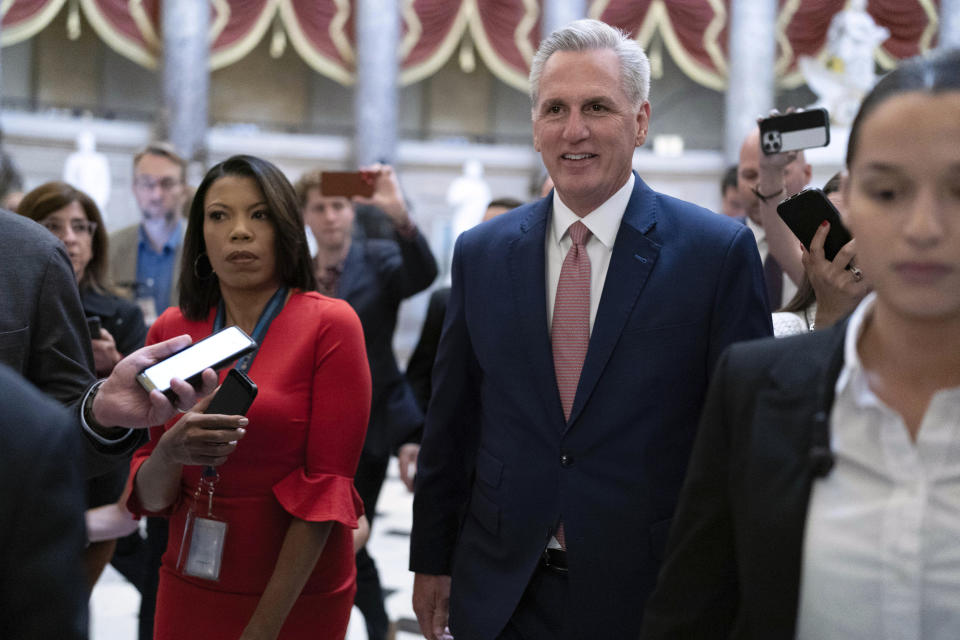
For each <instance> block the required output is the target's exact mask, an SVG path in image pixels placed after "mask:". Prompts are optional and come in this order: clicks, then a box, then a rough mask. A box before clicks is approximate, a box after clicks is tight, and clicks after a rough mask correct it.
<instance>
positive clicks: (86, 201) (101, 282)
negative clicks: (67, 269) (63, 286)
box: [17, 180, 110, 293]
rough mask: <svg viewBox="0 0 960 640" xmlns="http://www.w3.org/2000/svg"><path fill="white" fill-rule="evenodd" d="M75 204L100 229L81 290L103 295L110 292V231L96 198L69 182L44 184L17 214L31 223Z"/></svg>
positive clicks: (19, 208) (24, 199) (22, 204)
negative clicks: (108, 238)
mask: <svg viewBox="0 0 960 640" xmlns="http://www.w3.org/2000/svg"><path fill="white" fill-rule="evenodd" d="M72 202H78V203H79V204H80V208H81V209H83V214H84V215H85V216H86V217H87V220H89V221H90V222H94V223H96V225H97V228H96V229H94V231H93V238H92V239H91V241H92V244H91V247H90V249H91V253H92V255H91V257H90V262H88V263H87V267H86V268H85V269H84V270H83V275H82V276H81V277H80V282H78V283H77V284H78V285H79V286H80V288H81V289H85V288H87V287H90V288H92V289H96V290H97V291H99V292H101V293H107V291H108V289H109V282H110V281H109V278H108V276H107V257H108V255H109V250H108V246H107V231H106V229H104V226H103V217H101V215H100V209H98V208H97V204H96V203H95V202H94V201H93V198H91V197H90V196H88V195H87V194H85V193H84V192H83V191H80V190H79V189H75V188H73V187H72V186H70V185H69V184H67V183H66V182H60V181H59V180H55V181H53V182H45V183H44V184H42V185H40V186H39V187H37V188H36V189H34V190H33V191H31V192H30V193H28V194H27V195H25V196H23V200H21V201H20V204H19V205H18V206H17V213H19V214H20V215H22V216H25V217H27V218H30V219H31V220H35V221H37V222H40V221H41V220H43V219H44V218H46V217H47V216H49V215H50V214H51V213H53V212H55V211H59V210H60V209H63V208H64V207H66V206H67V205H69V204H70V203H72Z"/></svg>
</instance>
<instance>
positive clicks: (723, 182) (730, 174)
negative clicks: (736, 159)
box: [720, 165, 739, 196]
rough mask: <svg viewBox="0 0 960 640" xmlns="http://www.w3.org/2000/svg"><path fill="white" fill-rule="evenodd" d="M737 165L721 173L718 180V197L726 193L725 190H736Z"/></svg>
mask: <svg viewBox="0 0 960 640" xmlns="http://www.w3.org/2000/svg"><path fill="white" fill-rule="evenodd" d="M738 168H739V166H738V165H731V166H729V167H727V170H726V171H724V172H723V177H722V178H720V195H721V196H722V195H723V194H725V193H726V192H727V189H729V188H730V187H733V188H734V189H736V188H737V170H738Z"/></svg>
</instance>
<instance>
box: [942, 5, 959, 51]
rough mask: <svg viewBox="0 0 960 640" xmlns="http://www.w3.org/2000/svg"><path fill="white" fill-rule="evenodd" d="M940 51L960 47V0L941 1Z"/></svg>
mask: <svg viewBox="0 0 960 640" xmlns="http://www.w3.org/2000/svg"><path fill="white" fill-rule="evenodd" d="M939 36H940V37H939V44H938V48H939V49H949V48H957V47H960V0H940V33H939Z"/></svg>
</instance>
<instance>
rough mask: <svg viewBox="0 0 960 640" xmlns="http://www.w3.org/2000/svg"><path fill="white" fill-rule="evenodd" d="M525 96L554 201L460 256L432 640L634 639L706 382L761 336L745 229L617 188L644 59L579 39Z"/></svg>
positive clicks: (422, 615)
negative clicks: (727, 358) (740, 346)
mask: <svg viewBox="0 0 960 640" xmlns="http://www.w3.org/2000/svg"><path fill="white" fill-rule="evenodd" d="M530 76H531V78H530V84H531V99H532V104H533V109H532V115H533V129H534V145H535V147H536V148H537V150H539V151H540V152H541V154H542V156H543V161H544V164H545V165H546V167H547V169H548V171H549V173H550V177H551V178H552V179H553V182H554V184H555V190H554V192H553V194H552V196H548V197H547V198H544V199H543V200H540V201H538V202H535V203H532V204H530V205H526V206H524V207H520V208H519V209H516V210H514V211H512V212H510V213H507V214H505V215H503V216H500V217H498V218H496V219H495V220H493V221H490V222H488V223H485V224H483V225H480V226H479V227H476V228H474V229H472V230H470V231H467V232H465V233H464V234H463V235H461V236H460V238H459V239H458V241H457V246H456V249H455V251H454V261H453V271H452V274H453V276H452V288H451V292H450V300H449V303H448V308H447V314H446V319H445V322H444V331H443V336H442V337H441V341H440V347H439V352H438V356H437V363H436V367H435V371H434V375H433V386H434V389H433V394H432V398H431V404H430V409H429V412H428V415H427V422H426V429H425V432H424V439H423V445H422V449H421V451H420V456H419V466H418V471H417V490H416V493H415V496H414V527H413V532H412V539H411V560H410V566H411V569H412V570H413V571H415V572H416V573H417V575H416V578H415V582H414V597H413V600H414V610H415V611H416V613H417V618H418V620H419V622H420V626H421V629H422V631H423V632H424V634H425V635H426V636H427V637H428V638H430V639H431V640H435V639H437V638H441V637H443V635H444V626H445V625H446V623H447V621H448V604H449V625H450V629H451V631H452V633H453V635H454V636H455V637H456V638H457V640H475V639H476V640H492V639H494V638H504V639H513V638H525V639H530V638H569V639H580V638H592V637H614V638H626V637H631V636H633V635H636V634H637V633H638V632H639V628H640V623H641V612H642V608H643V603H644V602H645V600H646V598H647V596H648V595H649V593H650V591H651V590H652V588H653V585H654V582H655V579H656V575H657V570H658V568H659V562H660V557H661V554H662V549H663V544H664V541H665V539H666V534H667V530H668V528H669V524H670V519H671V517H672V515H673V511H674V508H675V506H676V501H677V495H678V493H679V490H680V485H681V483H682V480H683V477H684V472H685V469H686V464H687V458H688V456H689V453H690V448H691V445H692V442H693V438H694V435H695V431H696V425H697V418H698V413H699V410H700V407H701V404H702V401H703V398H704V394H705V391H706V385H707V381H708V377H709V374H710V371H711V369H712V367H713V364H714V363H715V361H716V359H717V357H718V356H719V354H720V352H721V351H722V349H723V348H724V347H726V346H727V345H728V344H730V343H732V342H736V341H739V340H744V339H749V338H753V337H757V336H762V335H769V333H770V330H771V328H770V315H769V311H768V309H767V305H766V298H765V293H764V288H763V274H762V271H761V264H760V260H759V257H758V255H757V251H756V245H755V243H754V241H753V238H752V235H751V234H750V232H749V230H748V229H746V228H745V227H743V226H742V225H739V224H737V223H736V222H734V221H732V220H730V219H728V218H725V217H723V216H719V215H716V214H713V213H711V212H709V211H706V210H703V209H700V208H699V207H696V206H694V205H691V204H689V203H686V202H683V201H680V200H676V199H674V198H670V197H668V196H665V195H663V194H660V193H657V192H655V191H653V190H651V189H650V188H649V187H647V186H646V185H645V184H644V183H643V181H642V180H641V179H640V177H639V176H637V175H636V174H635V173H632V172H631V165H632V158H633V152H634V149H635V148H636V147H638V146H640V145H642V144H643V142H644V140H645V139H646V135H647V127H648V124H649V117H650V105H649V102H648V101H647V93H648V88H649V63H648V62H647V59H646V56H645V55H644V53H643V51H642V50H641V49H640V47H639V45H637V43H636V42H635V41H633V40H630V39H629V38H628V37H626V36H625V35H623V34H621V33H620V32H618V31H616V30H614V29H612V28H610V27H608V26H607V25H604V24H603V23H600V22H597V21H593V20H583V21H578V22H575V23H572V24H571V25H569V26H568V27H565V28H564V29H561V30H559V31H557V32H555V33H554V34H552V35H551V36H550V37H549V38H547V39H545V40H544V41H543V43H541V46H540V49H539V51H538V53H537V56H536V57H535V59H534V63H533V65H532V68H531V74H530ZM584 227H585V228H584Z"/></svg>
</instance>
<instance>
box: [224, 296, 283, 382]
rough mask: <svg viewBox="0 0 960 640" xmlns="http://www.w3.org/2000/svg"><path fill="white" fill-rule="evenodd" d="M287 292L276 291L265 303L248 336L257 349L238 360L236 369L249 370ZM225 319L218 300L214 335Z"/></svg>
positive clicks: (279, 310)
mask: <svg viewBox="0 0 960 640" xmlns="http://www.w3.org/2000/svg"><path fill="white" fill-rule="evenodd" d="M287 291H288V289H287V288H286V287H280V288H279V289H277V292H276V293H274V294H273V297H272V298H270V301H269V302H267V306H266V307H264V308H263V312H262V313H261V314H260V319H259V320H257V326H255V327H254V328H253V335H252V336H250V337H251V338H253V341H254V342H256V343H257V348H256V349H254V350H253V351H252V352H250V353H249V354H247V355H245V356H244V357H243V358H242V359H240V361H238V362H237V364H236V367H235V368H236V369H239V370H240V371H241V372H243V373H246V372H247V371H249V370H250V367H252V366H253V359H254V358H256V357H257V354H258V353H259V352H260V345H262V344H263V338H264V336H266V335H267V329H269V328H270V324H271V323H272V322H273V321H274V319H275V318H276V317H277V316H278V315H280V312H281V311H283V303H284V302H285V301H286V299H287ZM226 317H227V311H226V307H225V306H224V304H223V298H220V304H218V305H217V316H216V318H214V320H213V332H214V333H216V332H217V331H220V330H221V329H223V325H224V322H225V321H226Z"/></svg>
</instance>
